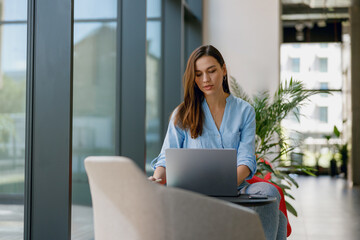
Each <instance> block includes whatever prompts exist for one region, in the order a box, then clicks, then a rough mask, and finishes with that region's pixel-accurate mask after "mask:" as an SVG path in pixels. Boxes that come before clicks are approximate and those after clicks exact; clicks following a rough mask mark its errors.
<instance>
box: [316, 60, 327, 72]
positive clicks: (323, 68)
mask: <svg viewBox="0 0 360 240" xmlns="http://www.w3.org/2000/svg"><path fill="white" fill-rule="evenodd" d="M318 61H319V72H324V73H325V72H327V71H328V59H327V58H323V57H321V58H319V60H318Z"/></svg>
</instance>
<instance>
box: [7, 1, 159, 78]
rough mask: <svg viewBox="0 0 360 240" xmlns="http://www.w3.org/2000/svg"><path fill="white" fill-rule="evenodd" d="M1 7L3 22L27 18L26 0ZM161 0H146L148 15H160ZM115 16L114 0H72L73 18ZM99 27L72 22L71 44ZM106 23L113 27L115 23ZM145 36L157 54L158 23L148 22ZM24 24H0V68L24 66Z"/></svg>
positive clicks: (18, 68)
mask: <svg viewBox="0 0 360 240" xmlns="http://www.w3.org/2000/svg"><path fill="white" fill-rule="evenodd" d="M0 3H1V4H2V6H3V12H2V14H0V15H1V18H0V19H1V20H2V21H26V19H27V0H0ZM160 9H161V0H147V16H148V17H160V15H161V11H160ZM116 16H117V0H101V4H99V1H98V0H74V18H75V21H76V20H80V19H99V18H105V19H114V18H116ZM101 26H102V23H96V22H93V23H75V26H74V44H76V43H77V42H79V41H81V40H82V39H83V38H85V37H86V36H88V35H89V34H91V33H92V32H93V31H95V30H96V29H98V28H99V27H101ZM109 26H112V27H116V24H115V23H110V24H109ZM147 27H148V33H147V39H148V40H150V45H149V52H150V53H152V54H153V55H155V56H158V57H160V50H161V42H160V41H161V25H160V23H159V22H151V23H148V24H147ZM26 31H27V27H26V23H18V24H2V25H1V26H0V38H1V40H0V41H1V42H0V44H1V62H0V65H1V71H3V72H14V71H25V69H26V43H27V32H26Z"/></svg>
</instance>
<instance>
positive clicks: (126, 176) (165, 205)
mask: <svg viewBox="0 0 360 240" xmlns="http://www.w3.org/2000/svg"><path fill="white" fill-rule="evenodd" d="M85 168H86V172H87V174H88V177H89V183H90V189H91V196H92V202H93V211H94V228H95V229H94V231H95V239H96V240H107V239H124V240H133V239H134V240H135V239H139V240H140V239H141V240H142V239H144V240H145V239H152V240H187V239H189V240H190V239H191V240H193V239H195V240H198V239H206V240H215V239H217V240H219V239H220V240H226V239H251V240H258V239H259V240H260V239H261V240H262V239H265V237H264V233H263V229H262V226H261V222H260V219H259V217H258V216H257V214H256V213H255V212H254V211H252V210H250V209H248V208H245V207H241V206H237V205H234V204H231V203H228V202H225V201H221V200H217V199H215V198H212V197H207V196H204V195H201V194H197V193H193V192H190V191H185V190H181V189H175V188H170V187H164V186H162V185H160V184H157V183H153V182H150V181H149V180H147V178H146V176H145V174H144V173H143V172H142V171H141V170H140V169H139V168H138V167H137V166H136V165H135V163H133V161H132V160H130V159H129V158H126V157H88V158H86V159H85Z"/></svg>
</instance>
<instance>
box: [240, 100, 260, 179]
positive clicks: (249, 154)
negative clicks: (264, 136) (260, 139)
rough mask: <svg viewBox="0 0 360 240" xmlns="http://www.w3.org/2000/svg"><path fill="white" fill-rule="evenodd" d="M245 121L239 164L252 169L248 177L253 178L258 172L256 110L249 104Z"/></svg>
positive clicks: (241, 137)
mask: <svg viewBox="0 0 360 240" xmlns="http://www.w3.org/2000/svg"><path fill="white" fill-rule="evenodd" d="M244 116H246V117H245V121H244V124H243V128H242V131H241V135H240V143H239V147H238V151H237V166H240V165H245V166H247V167H248V168H249V169H250V175H249V176H248V177H247V178H246V179H251V178H252V177H253V176H254V174H255V172H256V158H255V131H256V123H255V111H254V109H253V108H252V107H251V106H249V108H248V109H247V111H246V113H245V114H244Z"/></svg>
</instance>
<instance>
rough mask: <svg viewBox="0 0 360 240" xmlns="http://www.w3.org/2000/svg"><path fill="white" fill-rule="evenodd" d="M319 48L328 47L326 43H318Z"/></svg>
mask: <svg viewBox="0 0 360 240" xmlns="http://www.w3.org/2000/svg"><path fill="white" fill-rule="evenodd" d="M320 47H321V48H327V47H328V44H327V43H320Z"/></svg>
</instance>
